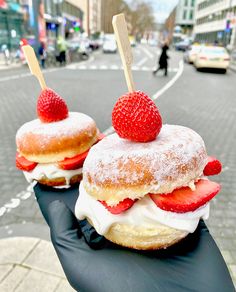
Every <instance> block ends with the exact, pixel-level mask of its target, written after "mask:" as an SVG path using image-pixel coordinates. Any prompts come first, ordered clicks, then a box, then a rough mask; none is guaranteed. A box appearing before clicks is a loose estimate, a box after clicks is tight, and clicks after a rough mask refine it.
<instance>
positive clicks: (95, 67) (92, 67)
mask: <svg viewBox="0 0 236 292" xmlns="http://www.w3.org/2000/svg"><path fill="white" fill-rule="evenodd" d="M97 68H98V67H97V66H96V65H91V66H89V69H91V70H96V69H97Z"/></svg>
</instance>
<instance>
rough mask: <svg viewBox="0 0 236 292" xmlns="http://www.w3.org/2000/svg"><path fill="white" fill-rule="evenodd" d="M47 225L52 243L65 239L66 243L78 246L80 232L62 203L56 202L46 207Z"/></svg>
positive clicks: (73, 218) (70, 213) (71, 215)
mask: <svg viewBox="0 0 236 292" xmlns="http://www.w3.org/2000/svg"><path fill="white" fill-rule="evenodd" d="M48 224H49V226H50V232H51V237H52V241H53V243H56V244H58V243H60V241H63V240H64V239H66V240H67V241H68V243H71V244H72V243H75V244H76V245H78V239H79V238H80V237H81V235H82V234H81V230H80V226H79V224H78V221H77V219H76V217H75V216H74V214H73V213H72V212H71V211H70V209H69V208H68V207H67V206H66V205H65V203H64V202H62V201H59V200H56V201H54V202H52V203H50V204H49V206H48Z"/></svg>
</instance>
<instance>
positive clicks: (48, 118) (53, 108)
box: [37, 88, 68, 123]
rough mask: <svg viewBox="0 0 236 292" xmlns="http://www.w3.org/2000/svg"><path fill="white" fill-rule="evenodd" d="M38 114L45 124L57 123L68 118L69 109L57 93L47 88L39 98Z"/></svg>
mask: <svg viewBox="0 0 236 292" xmlns="http://www.w3.org/2000/svg"><path fill="white" fill-rule="evenodd" d="M37 114H38V117H39V119H40V120H41V121H42V122H44V123H51V122H57V121H60V120H63V119H65V118H67V117H68V108H67V105H66V103H65V101H64V100H63V99H62V98H61V97H60V96H59V95H58V94H57V93H56V92H55V91H53V90H52V89H50V88H46V89H44V90H43V91H42V92H41V94H40V96H39V98H38V102H37Z"/></svg>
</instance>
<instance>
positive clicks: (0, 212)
mask: <svg viewBox="0 0 236 292" xmlns="http://www.w3.org/2000/svg"><path fill="white" fill-rule="evenodd" d="M6 210H7V209H6V207H1V208H0V217H1V216H2V215H4V213H5V212H6Z"/></svg>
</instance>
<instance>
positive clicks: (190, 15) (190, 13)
mask: <svg viewBox="0 0 236 292" xmlns="http://www.w3.org/2000/svg"><path fill="white" fill-rule="evenodd" d="M189 19H190V20H192V19H193V10H190V12H189Z"/></svg>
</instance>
